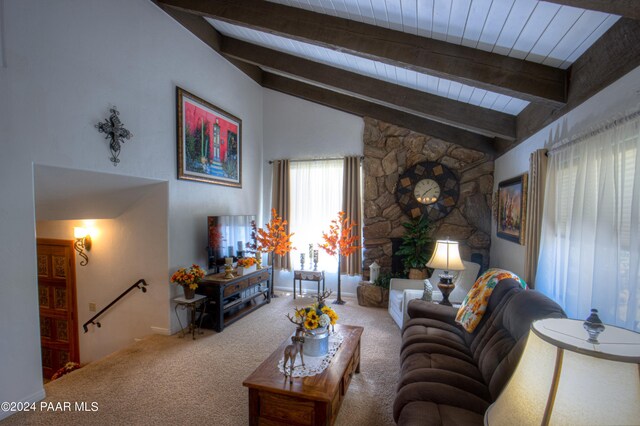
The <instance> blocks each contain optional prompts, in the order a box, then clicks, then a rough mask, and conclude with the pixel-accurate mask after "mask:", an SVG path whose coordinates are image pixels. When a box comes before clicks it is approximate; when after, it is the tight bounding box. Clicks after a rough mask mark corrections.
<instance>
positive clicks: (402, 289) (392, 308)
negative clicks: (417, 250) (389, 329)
mask: <svg viewBox="0 0 640 426" xmlns="http://www.w3.org/2000/svg"><path fill="white" fill-rule="evenodd" d="M429 282H431V280H430V281H429ZM431 285H432V287H433V288H434V290H433V299H434V300H442V293H440V291H439V290H438V287H436V286H435V285H433V282H431ZM423 291H424V280H408V279H405V278H392V279H391V282H390V284H389V315H391V318H393V320H394V321H395V322H396V324H398V327H400V328H402V326H403V325H404V323H405V321H407V319H408V316H407V304H408V303H409V301H410V300H411V299H419V298H421V297H422V293H423Z"/></svg>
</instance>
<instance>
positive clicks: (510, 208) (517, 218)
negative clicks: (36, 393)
mask: <svg viewBox="0 0 640 426" xmlns="http://www.w3.org/2000/svg"><path fill="white" fill-rule="evenodd" d="M527 178H528V175H527V173H524V174H522V175H520V176H517V177H514V178H512V179H508V180H504V181H502V182H500V183H499V184H498V196H497V204H498V206H497V210H498V212H497V213H498V215H497V234H496V235H497V236H498V237H500V238H503V239H505V240H509V241H513V242H514V243H519V244H521V245H524V243H525V225H526V219H527V218H526V216H527Z"/></svg>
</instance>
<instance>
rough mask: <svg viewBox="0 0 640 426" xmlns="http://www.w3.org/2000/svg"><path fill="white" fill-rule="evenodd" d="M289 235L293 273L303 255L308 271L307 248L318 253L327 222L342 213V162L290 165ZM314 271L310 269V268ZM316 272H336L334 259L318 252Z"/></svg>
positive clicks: (292, 163)
mask: <svg viewBox="0 0 640 426" xmlns="http://www.w3.org/2000/svg"><path fill="white" fill-rule="evenodd" d="M290 171H291V180H290V181H291V222H290V224H291V225H290V228H289V229H290V231H291V232H294V233H295V234H294V235H293V237H291V241H292V245H293V246H294V247H296V250H294V251H292V262H293V267H294V269H298V268H299V267H300V254H301V253H304V254H305V257H306V260H305V264H306V266H305V269H309V265H312V263H311V264H310V263H309V262H311V261H312V259H309V244H313V245H314V249H315V250H318V244H319V243H322V232H327V231H328V230H329V225H330V220H331V219H333V218H337V217H338V212H339V211H340V210H342V182H343V160H341V159H338V160H314V161H292V162H291V163H290ZM311 268H313V266H311ZM318 269H319V270H325V271H330V272H333V271H335V270H337V269H338V259H337V257H330V256H329V255H328V254H326V253H325V252H324V251H323V250H322V249H319V250H318Z"/></svg>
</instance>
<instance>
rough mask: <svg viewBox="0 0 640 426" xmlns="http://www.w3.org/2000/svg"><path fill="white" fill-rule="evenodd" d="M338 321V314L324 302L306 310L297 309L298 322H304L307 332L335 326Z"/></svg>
mask: <svg viewBox="0 0 640 426" xmlns="http://www.w3.org/2000/svg"><path fill="white" fill-rule="evenodd" d="M338 319H339V317H338V314H336V312H335V311H334V310H333V309H331V308H330V307H329V306H327V305H325V304H324V302H319V303H318V302H316V303H314V304H313V305H310V306H307V307H306V308H301V309H296V320H298V321H300V322H302V324H303V325H304V328H305V329H306V330H315V329H317V328H323V327H328V326H329V325H335V324H336V322H338Z"/></svg>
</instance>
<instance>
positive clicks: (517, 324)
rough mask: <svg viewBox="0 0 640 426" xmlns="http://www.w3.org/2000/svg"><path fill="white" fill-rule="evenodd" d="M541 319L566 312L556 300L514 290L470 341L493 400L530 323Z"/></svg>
mask: <svg viewBox="0 0 640 426" xmlns="http://www.w3.org/2000/svg"><path fill="white" fill-rule="evenodd" d="M543 318H566V315H565V313H564V311H563V310H562V308H561V307H560V306H559V305H558V304H557V303H555V302H554V301H553V300H551V299H549V298H548V297H546V296H544V295H543V294H541V293H538V292H537V291H535V290H522V291H518V292H515V293H514V294H512V295H511V297H509V300H508V301H507V303H503V304H501V305H500V306H498V307H497V309H496V310H495V311H494V315H493V316H492V318H490V322H489V323H487V324H486V325H485V327H484V330H483V335H482V336H478V337H477V338H476V340H475V341H474V342H473V343H474V346H475V351H474V352H473V357H474V359H475V361H476V363H477V365H478V368H479V369H480V372H481V374H482V377H483V379H484V381H485V383H486V384H487V385H488V386H489V393H490V394H491V397H492V399H493V400H495V399H496V398H497V397H498V395H499V394H500V392H501V391H502V389H503V388H504V386H505V385H506V383H507V381H508V380H509V378H510V377H511V375H512V374H513V372H514V370H515V368H516V366H517V365H518V361H519V360H520V356H521V355H522V351H523V350H524V345H525V342H526V339H527V336H528V334H529V329H530V327H531V323H532V322H534V321H536V320H539V319H543Z"/></svg>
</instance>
